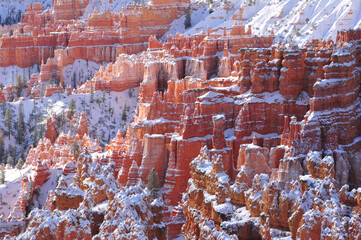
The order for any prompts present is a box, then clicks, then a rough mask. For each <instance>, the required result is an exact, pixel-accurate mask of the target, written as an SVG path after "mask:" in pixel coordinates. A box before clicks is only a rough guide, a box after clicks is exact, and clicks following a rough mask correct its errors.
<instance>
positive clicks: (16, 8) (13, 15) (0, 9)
mask: <svg viewBox="0 0 361 240" xmlns="http://www.w3.org/2000/svg"><path fill="white" fill-rule="evenodd" d="M34 2H39V3H42V4H43V9H44V10H45V9H47V8H50V7H51V6H52V0H16V1H10V0H0V23H1V25H4V24H14V23H18V22H19V21H20V15H19V13H22V14H24V13H25V8H26V4H29V3H34Z"/></svg>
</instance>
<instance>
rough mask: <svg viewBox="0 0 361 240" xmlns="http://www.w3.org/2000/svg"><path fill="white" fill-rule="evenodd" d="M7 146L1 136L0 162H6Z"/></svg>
mask: <svg viewBox="0 0 361 240" xmlns="http://www.w3.org/2000/svg"><path fill="white" fill-rule="evenodd" d="M4 157H5V146H4V139H3V137H2V136H1V137H0V163H5V159H4Z"/></svg>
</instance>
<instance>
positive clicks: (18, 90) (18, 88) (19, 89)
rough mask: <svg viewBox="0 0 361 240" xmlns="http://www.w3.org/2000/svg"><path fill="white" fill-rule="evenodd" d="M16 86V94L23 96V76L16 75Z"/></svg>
mask: <svg viewBox="0 0 361 240" xmlns="http://www.w3.org/2000/svg"><path fill="white" fill-rule="evenodd" d="M15 86H16V95H17V97H18V98H19V97H20V96H21V92H22V90H23V84H22V82H21V77H20V75H16V82H15Z"/></svg>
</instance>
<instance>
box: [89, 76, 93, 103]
mask: <svg viewBox="0 0 361 240" xmlns="http://www.w3.org/2000/svg"><path fill="white" fill-rule="evenodd" d="M89 81H90V103H93V102H94V87H93V82H92V80H89Z"/></svg>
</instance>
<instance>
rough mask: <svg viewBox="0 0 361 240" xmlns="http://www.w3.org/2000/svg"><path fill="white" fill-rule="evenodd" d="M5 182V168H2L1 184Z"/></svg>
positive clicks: (0, 171)
mask: <svg viewBox="0 0 361 240" xmlns="http://www.w3.org/2000/svg"><path fill="white" fill-rule="evenodd" d="M4 183H5V171H4V169H3V168H1V169H0V185H1V184H4Z"/></svg>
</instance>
